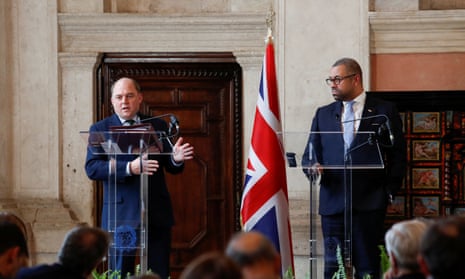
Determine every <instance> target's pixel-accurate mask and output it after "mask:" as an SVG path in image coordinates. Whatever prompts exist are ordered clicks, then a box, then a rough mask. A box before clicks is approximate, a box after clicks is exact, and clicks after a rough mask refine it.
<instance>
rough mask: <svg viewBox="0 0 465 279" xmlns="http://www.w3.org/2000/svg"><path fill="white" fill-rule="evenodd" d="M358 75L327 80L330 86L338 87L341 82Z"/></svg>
mask: <svg viewBox="0 0 465 279" xmlns="http://www.w3.org/2000/svg"><path fill="white" fill-rule="evenodd" d="M355 75H356V74H351V75H347V76H344V77H340V76H335V77H334V78H327V79H326V84H328V85H332V84H333V83H334V84H336V85H339V84H341V82H342V81H343V80H345V79H346V78H351V77H353V76H355Z"/></svg>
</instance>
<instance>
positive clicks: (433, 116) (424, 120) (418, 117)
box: [412, 112, 441, 133]
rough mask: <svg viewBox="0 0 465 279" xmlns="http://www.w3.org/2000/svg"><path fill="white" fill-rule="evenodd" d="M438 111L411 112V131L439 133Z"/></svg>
mask: <svg viewBox="0 0 465 279" xmlns="http://www.w3.org/2000/svg"><path fill="white" fill-rule="evenodd" d="M440 123H441V122H440V114H439V112H413V113H412V131H413V133H439V132H440V131H441V130H440V128H441V125H440Z"/></svg>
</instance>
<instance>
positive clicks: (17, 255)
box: [0, 220, 29, 278]
mask: <svg viewBox="0 0 465 279" xmlns="http://www.w3.org/2000/svg"><path fill="white" fill-rule="evenodd" d="M20 221H21V220H20ZM21 223H22V222H21ZM28 260H29V252H28V248H27V242H26V238H25V235H24V232H23V231H22V228H21V227H19V226H18V224H17V223H15V222H10V221H6V220H3V221H0V277H2V278H15V275H16V273H17V272H18V270H19V269H20V268H21V267H24V266H27V265H28Z"/></svg>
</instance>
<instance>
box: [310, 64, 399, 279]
mask: <svg viewBox="0 0 465 279" xmlns="http://www.w3.org/2000/svg"><path fill="white" fill-rule="evenodd" d="M326 82H327V83H328V85H329V86H330V87H331V93H332V95H333V97H334V99H335V100H336V101H335V102H333V103H331V104H329V105H326V106H323V107H320V108H318V110H317V112H316V114H315V117H314V119H313V122H312V127H311V134H310V137H309V141H308V144H307V147H306V149H305V152H304V155H303V159H302V165H303V166H304V172H305V173H306V174H307V175H310V172H311V171H312V170H313V171H316V172H317V173H318V174H319V175H321V182H320V183H321V187H320V200H319V214H320V215H321V222H322V230H323V239H324V247H325V278H331V277H332V276H333V274H334V273H335V272H336V271H337V269H338V264H337V257H336V256H337V253H336V250H337V247H338V246H339V247H340V248H341V249H342V250H344V247H346V242H345V241H344V240H345V238H347V236H346V234H347V232H348V231H351V234H350V236H351V243H350V246H351V248H352V249H351V250H352V264H353V266H354V267H355V271H356V274H355V276H356V277H355V278H363V276H364V275H365V274H368V275H371V276H372V277H371V278H373V279H376V278H379V276H380V269H379V267H380V257H379V254H380V253H379V250H378V247H377V246H378V243H379V241H380V240H382V237H383V233H384V229H383V225H384V219H385V215H386V207H387V205H388V202H389V200H390V198H392V195H393V194H394V193H395V192H396V191H397V190H398V189H399V188H400V186H401V184H402V180H403V177H404V174H405V168H406V159H407V158H406V145H405V139H404V136H403V132H402V122H401V119H400V116H399V113H398V111H397V109H396V107H395V105H394V104H392V103H390V102H386V101H382V100H379V99H376V98H373V97H371V96H367V95H366V93H365V91H364V89H363V82H362V70H361V68H360V65H359V64H358V63H357V62H356V61H355V60H353V59H350V58H342V59H340V60H338V61H336V62H335V63H334V64H333V66H332V68H331V70H330V76H329V78H328V79H326ZM346 103H347V104H349V103H350V104H351V106H352V111H351V112H350V113H351V115H350V117H351V118H350V119H349V118H348V117H349V116H347V115H348V114H346V113H345V112H347V113H348V111H344V107H345V105H346ZM349 109H350V107H348V108H347V109H346V110H349ZM345 124H351V127H350V128H346V130H347V131H343V130H344V129H343V127H345V126H346V125H345ZM349 129H350V130H349ZM325 132H328V133H325ZM334 132H344V136H343V134H342V133H334ZM345 132H347V134H349V135H350V136H352V139H350V140H345V138H346V136H345V134H346V133H345ZM390 135H391V136H390ZM377 146H380V151H381V152H378V148H377ZM310 152H311V153H312V154H309V153H310ZM383 161H384V162H383ZM382 162H383V163H384V166H385V168H376V167H375V168H370V169H369V168H363V167H362V166H376V165H378V166H380V165H382ZM355 165H358V166H359V167H362V168H361V169H353V170H352V167H353V166H355ZM305 166H307V167H308V168H305ZM325 166H345V167H344V168H340V169H337V167H335V168H327V169H324V167H325ZM345 187H351V188H350V189H348V188H345ZM345 190H347V191H345ZM346 193H347V194H346ZM347 204H349V207H350V208H349V211H348V212H351V218H347V216H345V214H344V213H345V210H347V208H346V207H347ZM346 220H350V221H351V223H352V227H351V228H346V227H345V225H344V224H345V223H348V224H350V222H346ZM349 251H350V250H349ZM343 253H344V252H343ZM342 256H344V254H343V255H342Z"/></svg>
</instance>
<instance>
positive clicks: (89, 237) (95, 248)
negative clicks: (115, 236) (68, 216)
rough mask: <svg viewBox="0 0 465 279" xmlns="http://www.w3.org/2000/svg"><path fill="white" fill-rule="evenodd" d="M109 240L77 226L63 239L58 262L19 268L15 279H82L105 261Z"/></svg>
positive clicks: (97, 231)
mask: <svg viewBox="0 0 465 279" xmlns="http://www.w3.org/2000/svg"><path fill="white" fill-rule="evenodd" d="M109 245H110V236H109V235H108V233H107V232H105V231H103V230H102V229H100V228H95V227H90V226H87V225H78V226H76V227H74V228H73V229H71V230H70V231H69V232H68V233H67V234H66V236H65V239H64V241H63V244H62V245H61V248H60V251H59V252H58V261H57V262H56V263H53V264H42V265H38V266H34V267H29V268H22V269H20V270H19V272H18V274H17V277H15V278H17V279H61V278H67V279H86V278H89V276H90V274H91V273H92V271H93V270H94V269H95V268H96V267H97V265H98V264H99V263H100V262H101V261H102V260H103V259H104V258H105V255H106V253H107V251H108V246H109Z"/></svg>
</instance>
